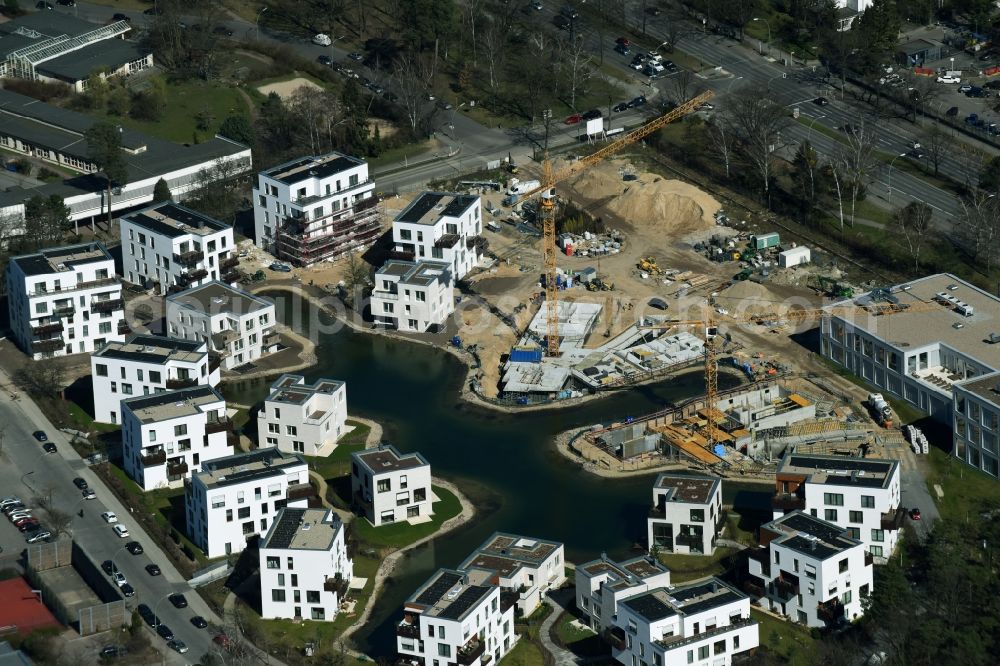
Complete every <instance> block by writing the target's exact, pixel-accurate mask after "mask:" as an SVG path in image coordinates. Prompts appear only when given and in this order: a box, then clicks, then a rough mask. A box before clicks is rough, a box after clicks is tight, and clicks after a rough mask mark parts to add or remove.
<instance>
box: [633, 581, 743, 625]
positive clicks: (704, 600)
mask: <svg viewBox="0 0 1000 666" xmlns="http://www.w3.org/2000/svg"><path fill="white" fill-rule="evenodd" d="M748 598H749V597H747V595H745V594H743V593H742V592H739V591H738V590H736V589H735V588H733V587H732V586H730V585H729V584H727V583H725V582H723V581H721V580H719V579H718V578H714V577H713V578H708V579H706V580H701V581H697V582H694V583H688V584H685V585H677V586H674V587H669V588H664V587H659V588H656V589H655V590H651V591H649V592H646V593H645V594H640V595H637V596H634V597H630V598H628V599H625V600H623V601H621V602H620V604H621V605H623V606H625V607H627V608H629V609H631V610H632V612H634V613H635V614H636V615H638V616H639V617H641V618H643V619H645V620H647V621H648V622H656V621H657V620H662V619H664V618H668V617H671V616H674V615H696V614H698V613H703V612H704V611H707V610H710V609H712V608H721V607H723V606H727V605H729V604H731V603H733V602H734V601H739V600H741V599H748Z"/></svg>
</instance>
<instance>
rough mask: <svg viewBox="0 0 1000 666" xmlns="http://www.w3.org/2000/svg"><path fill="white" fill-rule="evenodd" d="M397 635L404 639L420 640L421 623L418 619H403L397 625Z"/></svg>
mask: <svg viewBox="0 0 1000 666" xmlns="http://www.w3.org/2000/svg"><path fill="white" fill-rule="evenodd" d="M396 635H397V636H402V637H403V638H413V639H416V640H419V639H420V621H419V620H418V619H417V618H413V619H403V621H402V622H400V623H399V624H397V625H396Z"/></svg>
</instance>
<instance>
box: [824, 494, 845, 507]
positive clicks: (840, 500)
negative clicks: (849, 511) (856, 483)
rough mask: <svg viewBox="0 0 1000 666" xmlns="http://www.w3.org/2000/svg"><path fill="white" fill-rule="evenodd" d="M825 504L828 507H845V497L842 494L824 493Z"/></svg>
mask: <svg viewBox="0 0 1000 666" xmlns="http://www.w3.org/2000/svg"><path fill="white" fill-rule="evenodd" d="M823 503H824V504H826V505H827V506H844V496H843V495H842V494H841V493H823Z"/></svg>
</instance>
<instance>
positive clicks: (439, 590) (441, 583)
mask: <svg viewBox="0 0 1000 666" xmlns="http://www.w3.org/2000/svg"><path fill="white" fill-rule="evenodd" d="M460 580H462V577H461V576H460V575H459V574H456V573H451V572H445V573H442V574H441V575H440V576H438V577H437V578H436V579H435V580H434V582H433V583H431V584H430V585H428V586H427V588H426V589H424V591H423V592H421V593H420V596H419V597H417V598H416V602H417V603H418V604H424V605H427V606H433V605H434V604H436V603H437V602H438V600H440V599H441V597H443V596H444V595H445V593H447V592H448V590H450V589H451V588H453V587H455V584H456V583H458V581H460Z"/></svg>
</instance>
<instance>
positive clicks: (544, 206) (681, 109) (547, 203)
mask: <svg viewBox="0 0 1000 666" xmlns="http://www.w3.org/2000/svg"><path fill="white" fill-rule="evenodd" d="M714 96H715V93H713V92H712V91H711V90H708V91H705V92H703V93H701V94H700V95H698V96H697V97H693V98H692V99H689V100H688V101H686V102H684V103H683V104H681V105H680V106H678V107H676V108H674V109H672V110H670V111H668V112H667V113H665V114H663V115H662V116H660V117H659V118H657V119H656V120H652V121H650V122H648V123H646V124H645V125H643V126H642V127H639V128H638V129H635V130H632V131H631V132H629V133H628V134H626V135H625V136H623V137H622V138H620V139H618V140H616V141H612V142H611V143H609V144H608V145H606V146H604V147H602V148H600V149H599V150H597V151H595V152H594V153H592V154H590V155H587V156H586V157H581V158H580V159H579V160H577V161H576V162H574V163H573V164H572V165H570V166H568V167H566V168H565V169H562V170H560V171H554V170H553V168H552V162H551V161H550V160H549V156H548V153H546V155H545V160H544V161H543V162H542V178H541V185H539V186H538V187H536V188H535V189H533V190H531V191H530V192H527V193H526V194H525V195H524V198H525V199H528V198H530V197H533V196H535V195H537V194H539V193H540V194H541V195H542V198H541V202H540V205H539V213H540V215H541V218H542V263H543V265H544V267H545V301H546V303H545V308H546V328H545V333H546V336H545V345H546V354H547V355H548V356H558V355H559V304H558V298H559V294H558V291H557V290H556V194H555V185H556V183H559V182H561V181H563V180H566V179H567V178H570V177H572V176H575V175H576V174H578V173H580V172H581V171H584V170H586V169H589V168H590V167H592V166H593V165H595V164H597V163H598V162H601V161H603V160H604V159H605V158H607V157H609V156H610V155H614V154H615V153H617V152H618V151H619V150H621V149H622V148H624V147H625V146H628V145H631V144H633V143H635V142H636V141H639V140H641V139H644V138H645V137H647V136H649V135H650V134H652V133H653V132H655V131H656V130H658V129H660V128H661V127H663V126H664V125H668V124H670V123H672V122H673V121H675V120H677V119H678V118H682V117H684V116H686V115H687V114H689V113H691V112H692V111H695V110H697V109H698V107H700V106H701V105H702V104H704V103H705V102H707V101H708V100H710V99H712V98H713V97H714Z"/></svg>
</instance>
